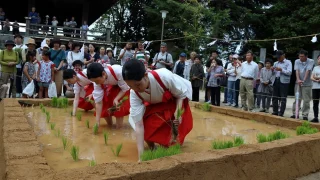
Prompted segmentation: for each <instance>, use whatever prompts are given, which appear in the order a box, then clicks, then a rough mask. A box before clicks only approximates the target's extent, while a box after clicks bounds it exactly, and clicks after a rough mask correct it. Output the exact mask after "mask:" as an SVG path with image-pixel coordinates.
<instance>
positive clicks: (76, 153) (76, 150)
mask: <svg viewBox="0 0 320 180" xmlns="http://www.w3.org/2000/svg"><path fill="white" fill-rule="evenodd" d="M70 154H71V157H72V159H73V160H74V161H78V160H79V147H78V146H72V147H71V149H70Z"/></svg>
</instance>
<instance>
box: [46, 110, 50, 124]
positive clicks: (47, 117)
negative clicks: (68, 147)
mask: <svg viewBox="0 0 320 180" xmlns="http://www.w3.org/2000/svg"><path fill="white" fill-rule="evenodd" d="M50 119H51V116H50V113H49V112H46V121H47V123H50Z"/></svg>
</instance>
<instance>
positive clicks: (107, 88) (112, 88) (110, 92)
mask: <svg viewBox="0 0 320 180" xmlns="http://www.w3.org/2000/svg"><path fill="white" fill-rule="evenodd" d="M108 68H109V70H110V72H111V74H112V76H113V77H114V78H115V79H116V80H117V81H118V78H117V76H116V74H115V73H114V71H113V69H112V67H110V66H108ZM101 87H102V89H103V90H104V96H103V100H102V104H103V105H102V112H101V116H100V117H101V118H105V117H109V116H114V117H124V116H127V115H129V113H130V90H128V91H127V92H126V93H125V94H124V95H123V96H122V97H121V98H120V100H119V103H120V102H121V100H122V99H123V98H124V97H125V96H127V97H128V99H127V100H126V101H124V102H123V103H122V105H121V106H120V108H119V109H118V110H116V111H115V112H113V113H109V111H108V109H109V108H111V107H112V106H113V101H114V99H115V97H116V96H117V95H118V94H119V92H120V91H122V90H121V88H120V87H119V86H118V85H101ZM94 115H96V113H94Z"/></svg>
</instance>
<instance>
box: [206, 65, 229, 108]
mask: <svg viewBox="0 0 320 180" xmlns="http://www.w3.org/2000/svg"><path fill="white" fill-rule="evenodd" d="M208 73H210V78H209V81H208V87H210V91H211V104H212V105H215V106H220V94H221V92H220V89H221V86H220V82H221V77H223V76H224V75H225V74H224V69H223V67H222V66H221V65H219V64H217V62H216V60H215V59H213V60H212V63H211V66H210V68H209V71H208Z"/></svg>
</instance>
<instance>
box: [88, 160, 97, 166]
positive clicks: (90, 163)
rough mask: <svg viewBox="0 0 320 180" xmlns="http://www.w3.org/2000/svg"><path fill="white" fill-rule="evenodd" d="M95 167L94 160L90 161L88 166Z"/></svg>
mask: <svg viewBox="0 0 320 180" xmlns="http://www.w3.org/2000/svg"><path fill="white" fill-rule="evenodd" d="M95 165H97V162H96V161H95V160H94V159H91V161H90V162H89V166H90V167H93V166H95Z"/></svg>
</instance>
